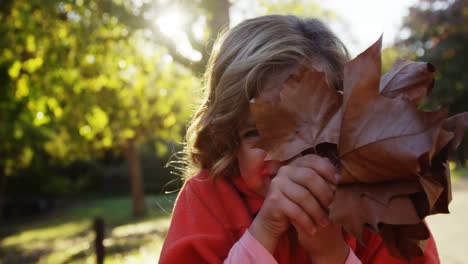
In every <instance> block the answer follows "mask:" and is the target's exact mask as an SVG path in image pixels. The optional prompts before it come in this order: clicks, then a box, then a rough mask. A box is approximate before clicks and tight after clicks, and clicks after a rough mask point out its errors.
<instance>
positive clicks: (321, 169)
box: [290, 154, 339, 184]
mask: <svg viewBox="0 0 468 264" xmlns="http://www.w3.org/2000/svg"><path fill="white" fill-rule="evenodd" d="M290 165H294V166H299V167H307V168H311V169H313V170H315V171H316V172H317V173H318V174H320V176H322V177H324V178H325V179H326V180H327V181H329V182H331V183H333V184H338V178H339V175H338V169H337V168H336V167H335V166H334V165H333V164H332V163H331V162H330V160H329V159H327V158H323V157H320V156H318V155H315V154H308V155H305V156H302V157H299V158H297V159H295V160H293V161H292V162H291V163H290Z"/></svg>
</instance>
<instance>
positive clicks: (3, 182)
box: [0, 165, 7, 220]
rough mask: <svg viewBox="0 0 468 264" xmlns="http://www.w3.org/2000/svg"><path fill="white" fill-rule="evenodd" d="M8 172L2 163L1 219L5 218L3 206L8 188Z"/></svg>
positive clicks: (0, 186) (0, 168) (0, 177)
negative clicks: (6, 172)
mask: <svg viewBox="0 0 468 264" xmlns="http://www.w3.org/2000/svg"><path fill="white" fill-rule="evenodd" d="M6 181H7V178H6V174H5V166H3V165H0V220H1V219H3V207H4V205H5V204H4V203H5V190H6Z"/></svg>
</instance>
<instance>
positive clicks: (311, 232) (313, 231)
mask: <svg viewBox="0 0 468 264" xmlns="http://www.w3.org/2000/svg"><path fill="white" fill-rule="evenodd" d="M316 232H317V229H316V228H315V227H314V228H312V229H311V230H309V234H311V235H313V234H315V233H316Z"/></svg>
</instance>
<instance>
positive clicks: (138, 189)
mask: <svg viewBox="0 0 468 264" xmlns="http://www.w3.org/2000/svg"><path fill="white" fill-rule="evenodd" d="M125 154H126V157H127V163H128V177H129V181H130V189H131V193H132V200H133V216H142V215H144V214H145V213H146V206H145V192H144V189H143V177H142V176H141V165H140V160H139V157H138V152H137V151H136V148H135V141H134V139H130V140H128V141H127V145H126V146H125Z"/></svg>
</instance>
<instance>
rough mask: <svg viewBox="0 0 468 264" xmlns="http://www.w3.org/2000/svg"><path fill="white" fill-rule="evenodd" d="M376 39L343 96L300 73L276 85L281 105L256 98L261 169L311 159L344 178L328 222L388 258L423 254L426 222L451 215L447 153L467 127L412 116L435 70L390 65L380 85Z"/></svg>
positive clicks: (351, 68)
mask: <svg viewBox="0 0 468 264" xmlns="http://www.w3.org/2000/svg"><path fill="white" fill-rule="evenodd" d="M380 50H381V39H380V40H379V41H377V42H376V43H375V44H373V45H372V46H371V47H370V48H368V49H367V50H366V51H364V52H363V53H362V54H360V55H359V56H358V57H356V58H355V59H354V60H352V61H350V62H348V63H347V64H346V65H345V68H344V80H343V82H344V83H343V86H344V91H343V93H340V92H338V91H336V90H335V89H334V87H331V86H330V85H329V84H328V82H327V81H326V77H325V75H324V73H322V72H318V71H316V70H314V69H311V68H307V67H301V68H299V69H298V70H297V71H296V72H295V73H293V74H292V75H291V76H290V77H289V78H288V79H287V80H286V81H285V82H284V84H283V88H282V90H281V92H280V101H279V102H269V101H266V100H262V99H259V98H256V99H255V100H252V102H251V106H250V107H251V112H252V114H253V116H254V118H255V120H256V124H257V129H258V130H259V133H260V140H259V142H258V144H257V146H258V147H260V148H263V149H265V150H266V151H267V152H268V156H267V159H270V160H280V161H285V160H289V159H291V158H293V157H295V156H297V155H299V154H301V153H304V151H307V150H310V149H313V150H317V149H322V150H321V151H316V153H319V154H321V155H323V156H327V157H329V158H331V159H334V160H336V161H337V162H336V165H337V166H338V167H339V169H340V172H341V178H340V179H339V185H338V188H337V190H336V193H335V198H334V200H333V202H332V204H331V206H330V207H329V208H328V209H329V212H330V218H331V219H332V221H334V222H335V223H339V224H341V225H343V227H344V228H345V229H346V230H347V231H348V232H349V233H351V234H352V235H353V236H354V237H355V238H357V239H358V241H360V242H362V241H363V230H364V228H369V229H370V230H371V231H373V232H377V233H379V234H380V236H381V237H382V239H383V241H384V243H385V245H386V247H387V248H388V250H389V251H390V253H391V254H392V255H394V256H397V257H400V258H405V259H410V258H412V257H415V256H420V255H422V254H423V252H424V247H425V242H426V241H427V239H428V238H429V235H430V234H429V231H428V229H427V227H426V225H425V224H424V222H423V219H424V218H425V217H426V216H428V215H432V214H437V213H448V204H449V202H450V200H451V187H450V175H449V170H448V166H447V151H448V149H449V147H454V146H456V145H457V144H458V143H459V142H460V140H461V138H462V136H463V133H464V129H465V128H466V127H467V126H468V113H463V114H459V115H456V116H453V117H451V118H448V119H447V110H446V109H441V110H437V111H432V112H425V111H421V110H420V109H418V106H419V105H420V103H421V101H422V99H424V98H425V97H426V96H427V95H428V93H429V92H430V90H431V88H432V86H433V84H434V75H435V73H434V68H433V67H432V65H430V64H428V63H424V62H413V61H403V60H397V61H396V62H395V64H394V65H393V67H392V68H391V69H390V70H389V72H387V73H386V74H384V75H383V76H382V77H381V53H380Z"/></svg>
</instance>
